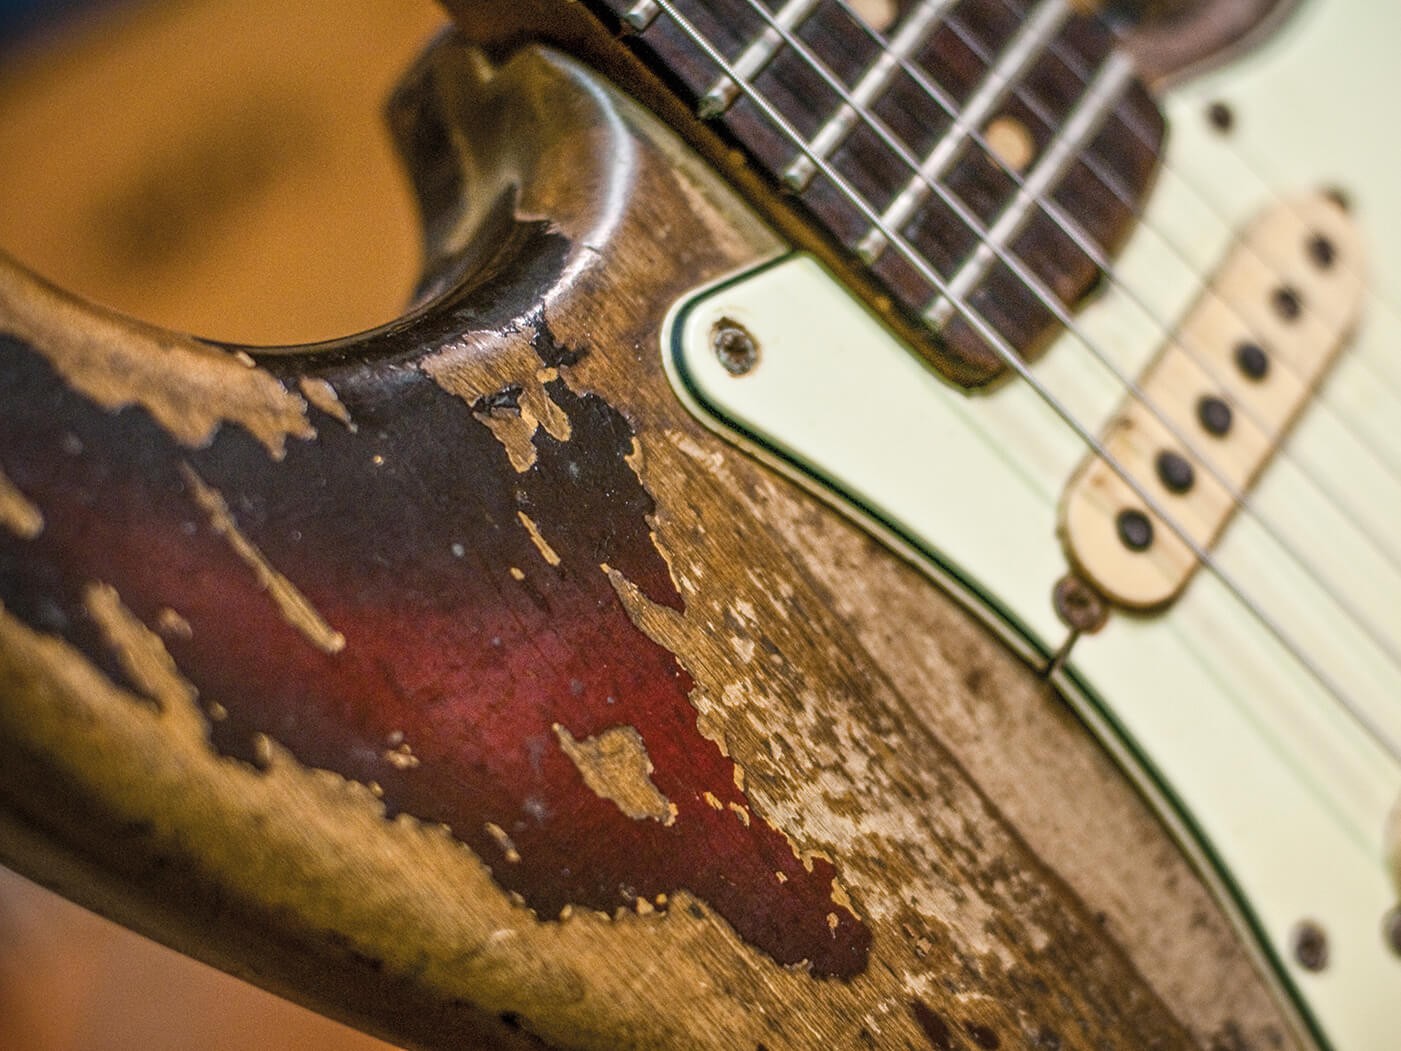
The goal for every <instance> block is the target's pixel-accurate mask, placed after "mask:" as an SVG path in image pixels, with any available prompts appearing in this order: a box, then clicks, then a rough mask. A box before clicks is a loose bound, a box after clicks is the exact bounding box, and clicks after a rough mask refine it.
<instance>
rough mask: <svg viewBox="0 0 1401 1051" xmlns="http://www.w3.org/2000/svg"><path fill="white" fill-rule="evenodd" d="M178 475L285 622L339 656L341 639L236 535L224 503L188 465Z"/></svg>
mask: <svg viewBox="0 0 1401 1051" xmlns="http://www.w3.org/2000/svg"><path fill="white" fill-rule="evenodd" d="M182 473H183V474H184V476H185V480H186V481H187V482H188V483H189V485H190V488H191V489H192V490H193V491H194V494H195V501H196V502H197V503H198V504H199V506H200V507H201V508H202V509H203V510H204V513H205V514H207V515H208V516H209V524H210V525H211V526H213V527H214V531H215V532H216V533H218V534H219V535H220V536H222V537H224V538H225V539H226V540H228V542H229V546H230V547H232V548H233V550H234V553H235V554H236V555H238V557H239V558H240V559H241V560H242V561H243V563H244V564H245V565H246V566H248V568H249V569H251V570H252V571H253V573H254V575H255V576H256V577H257V578H258V584H259V585H260V586H261V587H262V589H263V590H264V591H266V592H267V593H268V595H269V596H271V598H272V600H273V601H274V602H275V603H277V608H278V609H279V610H281V611H282V616H283V617H284V618H286V620H287V623H288V624H290V625H292V627H294V628H296V629H297V630H298V631H300V632H301V633H302V634H303V635H304V636H306V639H307V641H308V642H310V643H311V644H312V645H313V646H315V647H316V648H317V649H319V650H321V651H322V652H323V653H339V652H340V651H341V650H343V649H345V636H344V635H342V634H341V633H340V632H338V631H336V630H335V629H334V628H333V627H331V625H329V624H327V623H326V621H325V619H324V618H323V617H322V616H321V614H320V613H318V612H317V611H316V607H314V606H313V605H312V604H311V602H310V601H309V600H308V599H307V597H306V596H305V595H303V594H302V593H301V592H300V591H298V590H297V587H296V585H295V584H293V583H292V582H291V581H290V580H288V579H287V578H286V577H284V576H283V575H282V574H281V573H279V572H278V571H277V570H276V569H274V568H273V566H272V564H271V563H269V562H268V560H267V559H266V558H264V557H263V553H262V552H261V551H259V550H258V549H257V548H256V547H254V546H253V542H252V541H250V540H249V539H248V538H247V537H245V536H244V535H243V534H242V533H241V532H239V529H238V523H236V522H235V521H234V520H233V515H231V514H230V513H229V507H228V504H226V503H225V502H224V498H223V497H222V496H220V495H219V492H218V490H216V489H213V488H211V487H210V486H208V485H206V484H205V483H204V481H203V480H202V479H201V478H200V477H199V475H197V474H195V472H194V470H193V469H192V468H191V467H190V466H189V465H188V464H186V465H184V466H183V468H182Z"/></svg>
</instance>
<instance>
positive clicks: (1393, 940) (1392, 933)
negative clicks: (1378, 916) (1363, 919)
mask: <svg viewBox="0 0 1401 1051" xmlns="http://www.w3.org/2000/svg"><path fill="white" fill-rule="evenodd" d="M1382 932H1383V933H1384V934H1385V935H1386V944H1387V945H1388V946H1390V947H1391V951H1392V952H1394V953H1395V954H1396V955H1397V956H1401V905H1398V906H1396V908H1394V909H1392V910H1391V911H1390V912H1388V913H1387V914H1386V917H1385V918H1384V919H1383V920H1382Z"/></svg>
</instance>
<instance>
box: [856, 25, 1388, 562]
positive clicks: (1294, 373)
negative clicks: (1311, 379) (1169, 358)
mask: <svg viewBox="0 0 1401 1051" xmlns="http://www.w3.org/2000/svg"><path fill="white" fill-rule="evenodd" d="M834 2H835V3H837V4H838V5H839V6H841V7H842V8H844V9H845V10H846V11H847V13H848V14H849V15H850V17H852V18H853V19H858V20H859V19H860V16H859V14H857V13H856V12H855V11H853V10H851V8H850V5H849V2H848V0H834ZM955 21H956V20H955V19H952V18H951V19H949V20H947V21H945V22H944V23H943V24H945V25H948V26H949V27H950V29H951V30H953V31H954V32H956V33H958V32H960V28H959V27H958V26H956V25H954V22H955ZM861 24H862V25H863V27H864V29H865V31H866V32H867V34H868V35H869V36H870V37H871V38H872V40H873V41H875V43H876V44H877V45H878V46H879V47H881V48H883V49H884V48H887V47H888V41H887V39H886V38H885V37H883V36H882V34H880V33H879V32H878V31H876V30H875V29H873V28H872V27H870V26H869V25H867V24H865V23H864V22H863V23H861ZM965 43H967V44H968V46H969V48H970V49H972V50H974V52H975V54H977V56H978V58H979V59H980V60H981V61H982V62H983V63H984V65H985V66H989V67H990V66H991V63H992V56H990V55H989V54H988V52H987V51H986V50H980V48H981V45H980V44H978V43H977V42H975V41H972V40H971V39H968V38H965ZM897 62H898V64H899V66H900V67H901V68H902V69H904V70H905V72H906V73H907V74H908V75H909V76H910V77H911V79H912V80H913V81H914V82H915V84H916V86H917V87H919V88H920V90H921V91H923V92H924V94H925V95H926V96H928V97H929V98H931V99H932V100H933V101H935V102H936V103H937V104H938V105H939V107H940V108H941V109H942V110H943V111H944V113H945V114H946V115H947V116H949V117H950V118H951V120H952V121H953V122H954V125H955V126H956V127H958V128H959V129H960V130H962V131H964V132H965V133H967V134H968V136H969V138H971V139H972V141H973V142H975V143H976V144H977V145H978V146H979V147H980V148H981V149H982V151H983V153H984V154H985V155H986V156H987V158H988V159H989V160H990V161H991V162H992V163H993V164H995V165H996V166H997V167H998V168H999V169H1000V170H1001V171H1002V172H1003V173H1004V174H1006V175H1007V176H1008V177H1010V178H1011V179H1012V180H1013V181H1014V183H1015V184H1016V185H1017V187H1019V188H1023V187H1025V185H1026V177H1025V176H1024V175H1023V174H1022V173H1021V172H1019V171H1017V170H1016V169H1014V168H1012V167H1011V166H1010V165H1008V164H1007V163H1006V161H1004V160H1003V159H1002V158H1001V157H1000V156H999V155H998V154H997V153H996V152H995V151H994V150H993V149H992V147H991V146H990V145H989V144H988V142H987V140H986V138H985V136H984V135H983V134H982V132H980V131H979V130H977V129H976V128H973V127H969V126H967V125H964V124H962V123H961V120H960V114H959V107H958V104H957V103H956V102H954V101H953V100H952V99H951V98H949V97H948V95H947V94H946V93H945V92H944V91H943V89H942V88H940V87H939V86H938V85H936V84H933V83H932V82H930V81H929V80H928V79H927V78H926V76H925V74H924V71H923V70H921V69H919V67H917V66H912V65H911V64H910V63H909V62H908V61H907V60H906V59H903V58H900V59H897ZM1081 83H1082V85H1083V84H1084V80H1083V78H1082V81H1081ZM1013 90H1014V93H1015V95H1016V97H1017V98H1018V99H1020V100H1021V101H1022V102H1023V103H1025V104H1026V105H1027V107H1028V109H1030V110H1031V111H1032V113H1033V114H1034V115H1035V116H1036V117H1037V118H1038V119H1040V120H1041V121H1042V122H1043V123H1045V125H1046V126H1047V127H1048V128H1051V127H1053V126H1054V124H1055V123H1056V121H1055V118H1053V117H1052V116H1051V115H1050V114H1048V113H1047V112H1046V109H1045V107H1044V106H1043V105H1042V104H1041V102H1040V100H1039V99H1037V98H1036V97H1035V96H1034V95H1032V94H1030V93H1027V92H1025V90H1024V87H1023V85H1022V84H1021V83H1019V84H1018V85H1017V86H1016V87H1015V88H1014V89H1013ZM1127 123H1128V122H1125V125H1126V126H1127ZM835 149H836V147H834V148H833V152H835ZM1080 159H1081V161H1082V163H1083V164H1084V166H1085V168H1086V169H1087V170H1088V171H1090V172H1091V173H1092V174H1093V175H1094V176H1095V178H1096V180H1097V181H1098V182H1099V184H1100V185H1101V186H1103V187H1104V188H1105V189H1106V190H1108V191H1110V192H1111V193H1112V194H1114V196H1115V197H1116V198H1117V199H1118V200H1119V201H1120V203H1122V204H1124V205H1125V206H1126V207H1128V209H1129V210H1130V211H1131V212H1132V213H1133V215H1134V217H1135V219H1136V220H1137V222H1138V225H1139V226H1140V227H1141V228H1142V229H1143V230H1145V231H1147V232H1148V233H1151V234H1152V235H1153V236H1154V237H1156V238H1157V239H1158V241H1159V242H1160V243H1161V244H1163V245H1164V246H1165V247H1166V248H1167V249H1168V250H1169V252H1171V253H1172V255H1173V256H1175V257H1176V259H1177V260H1178V261H1179V262H1180V263H1182V264H1183V266H1184V268H1185V270H1186V272H1187V273H1189V274H1190V275H1191V278H1192V280H1193V281H1194V282H1196V286H1197V291H1198V294H1199V295H1200V294H1213V295H1214V293H1213V292H1212V288H1211V284H1210V280H1209V278H1207V277H1203V276H1202V275H1201V274H1199V273H1198V272H1197V270H1196V268H1195V265H1194V264H1193V262H1192V260H1191V259H1189V258H1188V255H1187V252H1186V251H1185V250H1184V249H1183V248H1182V247H1181V245H1180V244H1179V243H1178V242H1177V241H1176V240H1175V239H1174V238H1171V237H1169V236H1167V234H1165V233H1164V232H1162V231H1161V230H1160V229H1157V228H1156V227H1155V226H1154V224H1151V223H1148V222H1146V221H1144V218H1143V214H1142V212H1141V211H1140V206H1139V203H1138V202H1137V201H1136V200H1133V199H1132V198H1131V195H1129V194H1127V192H1126V191H1125V190H1124V189H1123V187H1122V186H1121V184H1120V183H1119V180H1118V179H1117V178H1116V177H1114V176H1113V175H1112V174H1108V173H1106V172H1105V171H1104V168H1103V166H1102V164H1101V163H1100V161H1099V160H1098V158H1096V157H1095V156H1094V155H1093V154H1092V153H1086V154H1084V155H1083V156H1082V157H1081V158H1080ZM1163 167H1164V168H1165V169H1166V168H1167V167H1168V165H1167V164H1166V163H1164V164H1163ZM1175 177H1176V178H1177V179H1178V180H1179V181H1180V182H1181V183H1182V184H1183V185H1184V186H1185V187H1186V188H1187V189H1188V190H1189V191H1190V192H1191V193H1192V194H1193V195H1194V196H1196V197H1198V198H1200V197H1201V194H1200V191H1199V190H1196V189H1195V188H1194V187H1192V186H1191V184H1190V182H1189V181H1188V180H1186V179H1185V177H1183V176H1182V175H1181V174H1180V173H1177V174H1175ZM1036 203H1037V205H1038V206H1039V207H1040V208H1041V209H1042V211H1043V212H1045V214H1046V215H1047V216H1048V218H1051V219H1052V220H1053V221H1054V222H1055V223H1056V225H1057V226H1058V227H1059V228H1060V229H1061V231H1062V232H1064V233H1065V234H1066V235H1067V236H1068V237H1070V238H1071V240H1073V241H1074V242H1075V244H1076V246H1077V247H1079V248H1080V249H1081V250H1082V251H1083V252H1085V254H1086V255H1087V256H1089V257H1090V258H1091V261H1092V262H1094V263H1095V264H1096V265H1097V266H1098V267H1099V268H1100V270H1101V271H1102V272H1103V273H1104V274H1105V275H1106V277H1107V278H1108V279H1109V281H1110V282H1111V283H1113V284H1115V285H1116V286H1118V287H1119V288H1121V289H1122V290H1123V291H1124V293H1125V294H1126V295H1127V296H1128V297H1129V298H1130V299H1131V300H1132V301H1133V302H1134V304H1135V306H1136V307H1137V308H1138V309H1139V310H1140V311H1141V312H1142V313H1143V314H1144V316H1145V317H1147V318H1148V319H1149V320H1150V321H1151V322H1152V324H1153V325H1154V326H1155V327H1156V328H1158V330H1159V331H1161V332H1162V333H1163V334H1164V335H1165V336H1167V337H1168V338H1169V339H1171V340H1172V343H1173V345H1174V346H1176V347H1177V348H1178V349H1181V350H1183V351H1185V352H1186V355H1187V357H1188V358H1190V359H1191V361H1192V363H1193V364H1194V365H1195V366H1196V367H1197V368H1198V369H1199V370H1200V371H1201V372H1202V373H1203V374H1204V375H1205V376H1206V377H1207V378H1208V379H1209V380H1210V381H1211V382H1212V383H1213V384H1215V386H1216V387H1217V388H1218V389H1222V390H1225V389H1227V386H1228V385H1227V384H1226V383H1225V382H1223V379H1222V373H1221V372H1220V371H1218V370H1217V368H1216V366H1215V365H1213V364H1212V363H1211V362H1210V356H1209V355H1208V354H1205V353H1203V347H1202V346H1201V344H1200V343H1198V342H1197V341H1195V340H1191V341H1185V342H1184V341H1183V340H1182V339H1181V338H1180V337H1179V336H1177V335H1176V334H1175V333H1176V328H1175V326H1173V325H1172V324H1170V323H1169V322H1168V320H1167V319H1165V318H1164V317H1162V315H1160V314H1156V313H1155V312H1154V311H1152V310H1151V309H1150V308H1149V306H1148V303H1147V301H1146V298H1145V297H1144V296H1142V295H1141V294H1139V292H1138V291H1137V289H1135V288H1134V287H1133V286H1132V285H1130V284H1129V283H1128V282H1127V281H1125V280H1124V279H1123V277H1122V275H1120V274H1119V272H1118V271H1117V269H1116V267H1115V266H1114V263H1113V260H1112V259H1111V258H1110V257H1109V253H1108V252H1107V251H1106V250H1105V249H1104V248H1103V247H1102V246H1100V245H1098V244H1096V243H1095V242H1094V240H1093V238H1091V237H1090V236H1089V235H1088V234H1086V233H1085V232H1084V231H1083V229H1082V228H1081V227H1080V226H1079V224H1078V223H1076V222H1075V221H1074V219H1073V218H1072V217H1070V216H1068V215H1067V214H1066V212H1065V211H1064V209H1063V208H1062V207H1061V206H1060V205H1059V204H1058V203H1057V202H1056V201H1055V200H1054V199H1053V198H1042V197H1037V198H1036ZM1284 203H1288V202H1287V201H1286V202H1284ZM1216 218H1217V220H1218V221H1219V222H1220V223H1221V226H1222V228H1223V229H1226V230H1228V231H1230V232H1231V237H1230V244H1231V245H1232V247H1235V248H1244V249H1245V250H1247V251H1249V252H1250V253H1251V254H1252V255H1253V256H1254V258H1255V259H1256V260H1257V261H1259V262H1260V263H1262V264H1263V265H1265V266H1266V267H1267V268H1269V269H1270V271H1271V273H1277V271H1276V270H1275V269H1274V263H1273V262H1272V261H1270V260H1266V259H1264V258H1263V256H1262V255H1261V254H1260V253H1259V251H1258V249H1256V248H1255V246H1254V245H1253V244H1252V243H1251V242H1249V241H1245V240H1243V239H1240V238H1238V237H1236V236H1235V234H1234V228H1233V227H1230V226H1228V225H1227V224H1226V223H1225V221H1224V219H1221V218H1220V216H1219V214H1218V215H1217V216H1216ZM1342 262H1343V261H1342V260H1339V263H1342ZM1349 263H1350V261H1349ZM1340 269H1343V267H1340ZM1350 272H1351V274H1352V276H1354V277H1357V276H1359V275H1358V274H1357V273H1356V271H1355V270H1351V271H1350ZM1216 301H1217V302H1218V303H1220V304H1221V305H1222V306H1224V307H1225V309H1226V310H1227V312H1228V313H1229V316H1230V317H1231V318H1232V319H1233V320H1235V321H1238V322H1240V323H1241V325H1242V327H1244V328H1247V329H1248V328H1250V327H1251V326H1250V324H1249V322H1248V320H1247V319H1246V318H1245V316H1244V315H1243V314H1242V312H1241V310H1240V308H1239V307H1238V305H1237V304H1236V303H1235V302H1234V301H1231V300H1227V299H1222V298H1221V297H1219V296H1218V297H1216ZM1320 316H1324V317H1327V315H1326V313H1323V312H1320ZM1327 320H1329V321H1333V322H1339V321H1342V320H1344V319H1340V318H1336V317H1328V318H1327ZM1276 361H1277V362H1278V363H1279V365H1280V368H1281V369H1282V371H1283V372H1284V373H1285V374H1287V375H1289V376H1291V377H1292V378H1294V379H1296V380H1298V381H1299V382H1300V383H1301V384H1302V385H1304V386H1313V385H1312V384H1309V383H1307V382H1306V381H1305V378H1304V377H1302V376H1300V375H1299V373H1298V370H1297V368H1296V367H1295V365H1294V363H1293V361H1291V360H1289V359H1288V358H1279V359H1276ZM1313 393H1314V397H1313V399H1312V400H1311V401H1310V408H1311V409H1313V408H1314V407H1319V408H1321V409H1322V414H1323V415H1326V416H1327V417H1329V419H1330V420H1332V421H1333V422H1334V423H1335V424H1336V425H1337V426H1338V427H1339V428H1340V429H1341V430H1343V431H1345V432H1346V433H1347V435H1348V437H1349V438H1351V439H1352V440H1353V441H1354V442H1356V443H1357V444H1358V445H1359V446H1360V447H1361V448H1362V449H1364V450H1365V451H1367V452H1368V453H1370V454H1372V455H1373V457H1374V458H1375V460H1376V463H1377V465H1378V466H1379V467H1380V468H1381V469H1382V470H1383V472H1385V473H1386V474H1387V475H1389V476H1390V479H1391V480H1392V481H1393V482H1395V483H1396V485H1397V486H1398V487H1401V464H1398V463H1396V462H1394V461H1393V460H1392V459H1391V458H1390V457H1389V456H1387V455H1384V454H1383V451H1382V450H1381V449H1378V448H1377V447H1376V446H1375V445H1373V444H1372V443H1371V442H1370V440H1369V438H1368V437H1367V435H1365V434H1363V433H1362V432H1361V431H1360V429H1359V428H1358V427H1357V426H1356V424H1355V423H1354V421H1353V420H1352V417H1351V415H1350V414H1348V413H1345V412H1343V411H1341V410H1340V409H1338V408H1337V407H1336V406H1335V405H1334V404H1333V403H1332V400H1331V398H1329V397H1327V396H1326V392H1325V390H1324V388H1323V387H1318V386H1316V389H1315V390H1314V392H1313ZM1320 395H1322V396H1320ZM1235 407H1236V408H1238V409H1240V410H1243V411H1242V416H1243V418H1244V419H1246V420H1247V421H1249V423H1250V424H1251V425H1252V426H1253V427H1254V428H1255V430H1256V431H1257V432H1258V433H1259V434H1261V435H1263V436H1265V437H1266V438H1267V439H1268V438H1269V436H1270V428H1269V427H1268V426H1267V425H1266V423H1265V421H1264V420H1263V419H1262V418H1261V417H1260V415H1259V412H1258V410H1256V408H1255V407H1254V406H1252V405H1251V404H1250V403H1249V402H1248V401H1245V402H1237V403H1235ZM1291 449H1292V447H1291V446H1290V445H1288V444H1287V443H1281V444H1279V448H1278V449H1277V452H1276V461H1277V462H1288V463H1290V464H1291V465H1292V466H1293V467H1294V468H1295V469H1296V470H1297V471H1298V472H1299V474H1300V475H1302V476H1303V477H1304V478H1305V479H1306V480H1307V481H1308V483H1309V484H1310V485H1311V486H1312V487H1313V488H1314V489H1316V490H1317V491H1318V492H1319V493H1320V494H1321V495H1322V496H1323V497H1324V498H1325V500H1326V502H1327V503H1328V504H1329V505H1331V506H1332V507H1334V508H1336V509H1338V510H1340V511H1341V512H1343V513H1344V514H1345V515H1346V516H1347V517H1348V518H1349V520H1350V521H1351V522H1352V524H1353V525H1354V526H1355V527H1356V528H1357V529H1358V532H1359V533H1361V534H1362V536H1363V539H1364V540H1365V541H1366V543H1367V546H1368V547H1369V548H1371V550H1372V551H1373V552H1375V553H1376V554H1377V555H1378V556H1379V557H1380V558H1382V560H1383V561H1385V562H1387V563H1388V565H1389V568H1391V569H1393V570H1396V571H1397V572H1398V573H1401V553H1398V551H1397V549H1396V548H1394V547H1393V542H1392V541H1391V540H1390V539H1388V538H1387V537H1385V536H1383V535H1382V534H1381V533H1380V532H1379V531H1378V529H1377V527H1376V526H1375V525H1373V523H1372V522H1370V521H1369V520H1368V519H1367V517H1366V516H1365V515H1364V514H1362V513H1361V512H1360V511H1359V509H1358V506H1357V504H1355V503H1354V502H1353V501H1352V499H1351V497H1350V496H1349V495H1348V494H1345V493H1343V492H1342V491H1340V490H1339V489H1338V488H1337V487H1336V486H1335V485H1334V483H1333V482H1332V481H1330V480H1329V479H1328V478H1327V476H1325V475H1323V474H1321V473H1320V472H1319V471H1317V470H1316V469H1314V467H1313V466H1312V465H1310V464H1309V463H1307V462H1306V461H1304V460H1301V459H1300V458H1298V457H1297V456H1295V455H1294V454H1293V453H1292V451H1291Z"/></svg>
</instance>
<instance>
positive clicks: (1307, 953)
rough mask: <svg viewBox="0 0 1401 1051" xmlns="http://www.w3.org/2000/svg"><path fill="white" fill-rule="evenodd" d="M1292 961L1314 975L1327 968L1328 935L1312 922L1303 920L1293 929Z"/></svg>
mask: <svg viewBox="0 0 1401 1051" xmlns="http://www.w3.org/2000/svg"><path fill="white" fill-rule="evenodd" d="M1294 959H1295V960H1297V961H1298V962H1299V966H1300V967H1302V968H1303V969H1304V970H1306V971H1313V972H1314V973H1315V974H1316V973H1318V972H1319V971H1321V970H1323V969H1324V968H1325V967H1327V966H1328V935H1327V933H1326V932H1325V931H1324V930H1323V928H1322V927H1320V926H1319V925H1318V924H1316V923H1314V922H1313V920H1304V921H1302V922H1301V923H1300V924H1299V925H1298V926H1297V927H1295V928H1294Z"/></svg>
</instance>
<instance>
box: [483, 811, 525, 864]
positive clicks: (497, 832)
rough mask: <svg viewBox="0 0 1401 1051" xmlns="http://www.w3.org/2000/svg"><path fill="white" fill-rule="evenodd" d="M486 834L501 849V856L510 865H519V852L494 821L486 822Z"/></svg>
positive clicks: (503, 830)
mask: <svg viewBox="0 0 1401 1051" xmlns="http://www.w3.org/2000/svg"><path fill="white" fill-rule="evenodd" d="M484 827H485V828H486V833H487V835H489V836H490V837H491V838H492V839H494V840H495V841H496V845H497V846H498V847H500V848H501V856H502V857H504V858H505V859H506V860H507V861H508V862H510V863H511V864H512V865H518V864H520V860H521V855H520V851H519V850H517V849H516V845H515V843H513V842H512V841H511V837H510V836H508V835H507V834H506V830H505V829H504V828H502V827H501V826H500V825H498V824H496V822H494V821H488V822H487V823H486V824H485V826H484Z"/></svg>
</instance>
